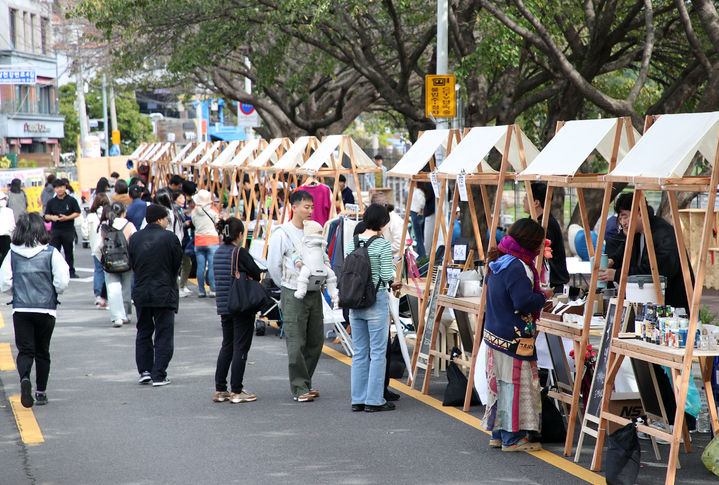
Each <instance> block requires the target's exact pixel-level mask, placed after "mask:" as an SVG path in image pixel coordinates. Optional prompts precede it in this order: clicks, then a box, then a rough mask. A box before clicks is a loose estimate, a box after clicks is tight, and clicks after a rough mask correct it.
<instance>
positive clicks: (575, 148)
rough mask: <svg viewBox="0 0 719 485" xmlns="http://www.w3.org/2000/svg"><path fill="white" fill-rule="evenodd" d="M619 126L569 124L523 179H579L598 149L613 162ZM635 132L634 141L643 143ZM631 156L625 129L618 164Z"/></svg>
mask: <svg viewBox="0 0 719 485" xmlns="http://www.w3.org/2000/svg"><path fill="white" fill-rule="evenodd" d="M618 122H619V119H618V118H606V119H598V120H573V121H567V122H566V123H565V124H564V126H563V127H562V128H561V129H560V130H559V131H558V132H557V134H556V135H554V138H552V139H551V140H550V142H549V143H547V146H546V147H544V150H542V151H541V152H540V153H539V155H537V158H535V159H534V162H532V164H531V165H529V167H527V169H526V170H524V171H523V172H522V174H521V175H559V176H573V175H576V174H577V172H578V171H579V167H581V166H582V164H583V163H584V162H585V160H586V159H587V157H589V155H591V153H592V151H593V150H595V149H596V150H597V151H598V152H599V153H600V154H601V155H602V157H604V159H605V160H607V161H608V160H610V159H611V158H612V148H613V146H614V135H615V130H616V127H617V123H618ZM632 130H633V131H634V139H635V140H639V138H640V135H639V132H637V131H636V130H634V128H632ZM628 152H629V140H628V139H627V132H626V130H625V129H624V128H623V129H622V132H621V138H620V141H619V151H618V153H617V161H620V160H622V159H623V158H624V157H625V156H626V154H627V153H628Z"/></svg>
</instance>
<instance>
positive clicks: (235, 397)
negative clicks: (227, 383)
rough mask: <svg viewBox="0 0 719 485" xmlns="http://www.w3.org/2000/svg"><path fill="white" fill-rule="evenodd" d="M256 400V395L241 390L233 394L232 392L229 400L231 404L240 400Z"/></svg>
mask: <svg viewBox="0 0 719 485" xmlns="http://www.w3.org/2000/svg"><path fill="white" fill-rule="evenodd" d="M252 401H257V395H256V394H251V393H249V392H245V391H242V392H241V393H239V394H235V393H234V392H233V393H232V395H231V396H230V402H231V403H233V404H238V403H241V402H252Z"/></svg>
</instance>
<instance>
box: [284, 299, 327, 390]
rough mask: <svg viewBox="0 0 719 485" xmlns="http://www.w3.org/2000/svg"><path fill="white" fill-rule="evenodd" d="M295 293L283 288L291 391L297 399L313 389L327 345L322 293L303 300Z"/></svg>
mask: <svg viewBox="0 0 719 485" xmlns="http://www.w3.org/2000/svg"><path fill="white" fill-rule="evenodd" d="M294 293H295V290H290V289H289V288H285V287H284V286H283V287H282V296H281V297H280V308H281V309H282V328H283V329H284V334H285V341H286V342H287V360H288V370H289V374H290V389H291V391H292V395H293V396H295V397H297V396H301V395H303V394H307V393H308V392H309V391H310V389H311V388H312V375H313V374H314V373H315V368H316V367H317V362H318V361H319V360H320V355H322V345H323V344H324V335H323V334H324V315H323V312H322V299H321V298H322V294H321V292H319V291H308V292H307V295H305V297H304V298H303V299H301V300H298V299H297V298H295V295H294Z"/></svg>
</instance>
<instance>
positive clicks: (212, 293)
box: [207, 290, 216, 298]
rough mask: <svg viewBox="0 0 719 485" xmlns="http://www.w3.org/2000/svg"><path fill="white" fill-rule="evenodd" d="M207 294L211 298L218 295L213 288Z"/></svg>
mask: <svg viewBox="0 0 719 485" xmlns="http://www.w3.org/2000/svg"><path fill="white" fill-rule="evenodd" d="M207 296H209V297H210V298H215V297H216V295H215V292H214V291H211V290H210V291H208V292H207Z"/></svg>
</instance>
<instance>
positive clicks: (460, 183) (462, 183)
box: [457, 173, 467, 202]
mask: <svg viewBox="0 0 719 485" xmlns="http://www.w3.org/2000/svg"><path fill="white" fill-rule="evenodd" d="M457 189H458V190H459V200H461V201H462V202H467V182H466V180H465V175H464V174H463V173H461V174H459V175H458V176H457Z"/></svg>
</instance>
